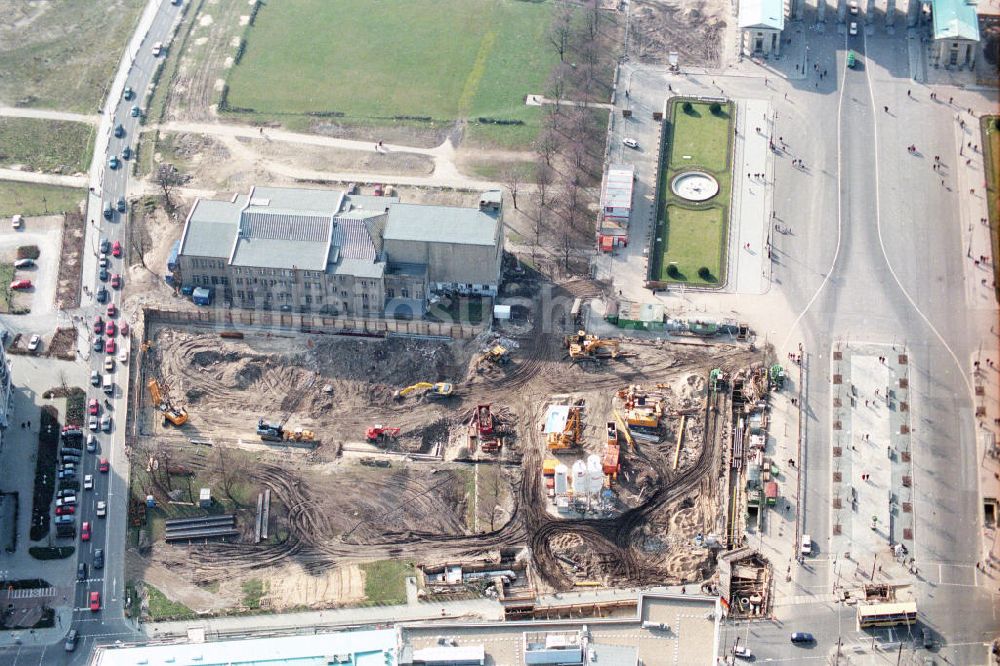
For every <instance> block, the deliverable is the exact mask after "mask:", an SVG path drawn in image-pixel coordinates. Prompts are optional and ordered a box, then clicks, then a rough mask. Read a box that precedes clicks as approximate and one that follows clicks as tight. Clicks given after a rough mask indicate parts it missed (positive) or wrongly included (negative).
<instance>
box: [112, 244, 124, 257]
mask: <svg viewBox="0 0 1000 666" xmlns="http://www.w3.org/2000/svg"><path fill="white" fill-rule="evenodd" d="M111 256H112V257H120V256H122V244H121V243H119V242H118V241H115V242H114V243H112V244H111Z"/></svg>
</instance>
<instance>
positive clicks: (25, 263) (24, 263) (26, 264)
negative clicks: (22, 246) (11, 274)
mask: <svg viewBox="0 0 1000 666" xmlns="http://www.w3.org/2000/svg"><path fill="white" fill-rule="evenodd" d="M34 265H35V260H34V259H32V258H30V257H25V258H24V259H18V260H17V261H15V262H14V268H31V267H32V266H34Z"/></svg>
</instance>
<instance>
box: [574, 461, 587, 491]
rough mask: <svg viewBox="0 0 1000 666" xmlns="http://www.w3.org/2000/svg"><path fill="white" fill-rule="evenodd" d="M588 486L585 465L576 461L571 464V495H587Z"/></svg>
mask: <svg viewBox="0 0 1000 666" xmlns="http://www.w3.org/2000/svg"><path fill="white" fill-rule="evenodd" d="M589 488H590V484H589V483H588V482H587V463H585V462H583V461H582V460H577V461H576V462H575V463H573V494H574V495H576V496H577V497H581V496H583V495H586V494H587V491H588V490H589Z"/></svg>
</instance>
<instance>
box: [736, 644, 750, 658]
mask: <svg viewBox="0 0 1000 666" xmlns="http://www.w3.org/2000/svg"><path fill="white" fill-rule="evenodd" d="M733 656H734V657H736V658H737V659H753V652H751V651H750V648H748V647H747V646H746V645H741V646H739V647H735V648H733Z"/></svg>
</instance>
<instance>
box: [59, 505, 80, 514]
mask: <svg viewBox="0 0 1000 666" xmlns="http://www.w3.org/2000/svg"><path fill="white" fill-rule="evenodd" d="M74 513H76V507H75V506H73V505H72V504H71V505H69V506H57V507H56V515H57V516H72V515H73V514H74Z"/></svg>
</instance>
